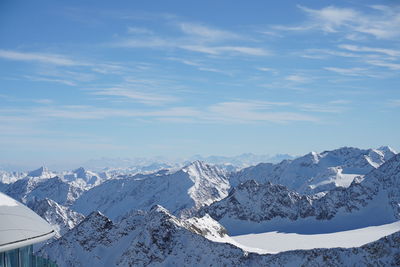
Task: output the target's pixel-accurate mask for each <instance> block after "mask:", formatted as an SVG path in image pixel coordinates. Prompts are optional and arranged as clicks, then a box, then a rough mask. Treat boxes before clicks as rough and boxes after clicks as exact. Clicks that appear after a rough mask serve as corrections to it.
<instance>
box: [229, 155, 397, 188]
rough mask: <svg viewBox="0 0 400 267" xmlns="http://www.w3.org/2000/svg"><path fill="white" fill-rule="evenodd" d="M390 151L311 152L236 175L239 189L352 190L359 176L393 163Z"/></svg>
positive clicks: (235, 181)
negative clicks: (249, 185) (268, 185)
mask: <svg viewBox="0 0 400 267" xmlns="http://www.w3.org/2000/svg"><path fill="white" fill-rule="evenodd" d="M395 154H396V152H395V151H394V150H393V149H391V148H390V147H380V148H379V149H358V148H352V147H343V148H339V149H336V150H332V151H324V152H322V153H316V152H311V153H309V154H307V155H305V156H302V157H299V158H297V159H294V160H284V161H282V162H281V163H278V164H271V163H261V164H258V165H257V166H253V167H249V168H246V169H243V170H241V171H239V172H237V173H234V174H232V176H231V178H230V183H231V185H232V186H236V185H238V184H240V183H242V182H245V181H247V180H251V179H253V180H256V181H257V182H259V183H265V182H272V183H274V184H282V185H285V186H287V187H288V188H289V189H292V190H295V191H297V192H300V193H308V194H311V193H318V192H324V191H328V190H330V189H333V188H335V187H339V186H340V187H348V186H349V185H350V184H351V182H352V181H353V179H354V178H355V177H356V176H363V175H365V174H366V173H368V172H370V171H371V170H373V169H375V168H377V167H379V166H380V165H382V164H383V163H384V162H385V161H387V160H388V159H390V158H391V157H393V156H394V155H395Z"/></svg>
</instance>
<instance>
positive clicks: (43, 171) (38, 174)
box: [26, 166, 57, 179]
mask: <svg viewBox="0 0 400 267" xmlns="http://www.w3.org/2000/svg"><path fill="white" fill-rule="evenodd" d="M26 176H27V177H35V178H42V179H46V178H52V177H55V176H57V174H55V173H53V172H51V171H49V169H47V168H46V167H43V166H42V167H40V168H39V169H36V170H33V171H30V172H28V174H27V175H26Z"/></svg>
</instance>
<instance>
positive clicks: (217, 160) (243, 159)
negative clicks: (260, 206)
mask: <svg viewBox="0 0 400 267" xmlns="http://www.w3.org/2000/svg"><path fill="white" fill-rule="evenodd" d="M293 158H294V156H291V155H288V154H276V155H256V154H253V153H244V154H241V155H238V156H231V157H224V156H208V157H203V156H201V155H195V156H193V157H191V158H190V160H191V161H196V160H200V161H204V162H206V163H208V164H214V165H232V166H236V167H239V168H243V167H248V166H251V165H256V164H259V163H262V162H263V163H265V162H269V163H278V162H281V161H282V160H285V159H293Z"/></svg>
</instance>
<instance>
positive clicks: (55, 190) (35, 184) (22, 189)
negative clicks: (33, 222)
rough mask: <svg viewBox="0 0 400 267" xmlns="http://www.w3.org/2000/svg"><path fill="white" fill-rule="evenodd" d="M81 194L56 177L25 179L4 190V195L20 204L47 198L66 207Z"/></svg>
mask: <svg viewBox="0 0 400 267" xmlns="http://www.w3.org/2000/svg"><path fill="white" fill-rule="evenodd" d="M82 192H83V189H82V188H79V187H76V186H74V185H72V184H69V183H67V182H65V181H63V180H62V179H61V178H59V177H57V176H56V177H53V178H43V179H36V178H33V177H26V178H24V179H21V180H18V181H16V182H15V183H12V184H10V185H8V186H7V187H6V188H5V189H4V193H6V194H7V195H9V196H10V197H12V198H14V199H16V200H19V201H21V202H22V203H28V202H32V201H36V200H40V199H45V198H49V199H52V200H53V201H55V202H57V203H59V204H61V205H66V206H68V205H71V204H72V203H73V202H74V201H75V200H76V199H77V198H78V197H79V196H80V195H81V194H82Z"/></svg>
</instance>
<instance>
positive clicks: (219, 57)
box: [0, 1, 400, 165]
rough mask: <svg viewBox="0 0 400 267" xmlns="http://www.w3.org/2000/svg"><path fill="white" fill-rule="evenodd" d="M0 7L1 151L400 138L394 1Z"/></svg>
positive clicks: (123, 150) (237, 147)
mask: <svg viewBox="0 0 400 267" xmlns="http://www.w3.org/2000/svg"><path fill="white" fill-rule="evenodd" d="M189 2H190V3H189ZM0 12H1V16H0V36H1V42H0V71H1V74H0V104H1V106H0V125H1V131H0V146H1V148H2V153H1V155H0V163H12V164H16V163H18V162H19V163H21V164H33V165H34V164H38V165H40V164H43V163H46V164H53V163H54V164H55V163H75V162H81V161H84V160H86V159H91V158H99V157H103V156H105V157H138V156H144V157H152V156H156V155H161V156H167V157H188V156H190V155H193V154H202V155H205V156H206V155H236V154H240V153H244V152H253V153H257V154H274V153H291V154H304V153H307V152H309V151H311V150H314V151H322V150H326V149H333V148H337V147H340V146H357V147H362V148H368V147H378V146H380V145H390V146H392V147H393V148H395V149H397V150H398V149H400V142H399V138H398V132H399V131H400V126H399V117H400V92H399V84H400V75H399V73H400V4H399V3H398V2H397V1H334V2H329V1H301V3H300V2H295V1H273V2H271V3H267V2H266V1H251V2H249V1H240V2H239V1H196V2H195V1H141V2H139V1H63V2H61V1H2V2H1V3H0Z"/></svg>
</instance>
